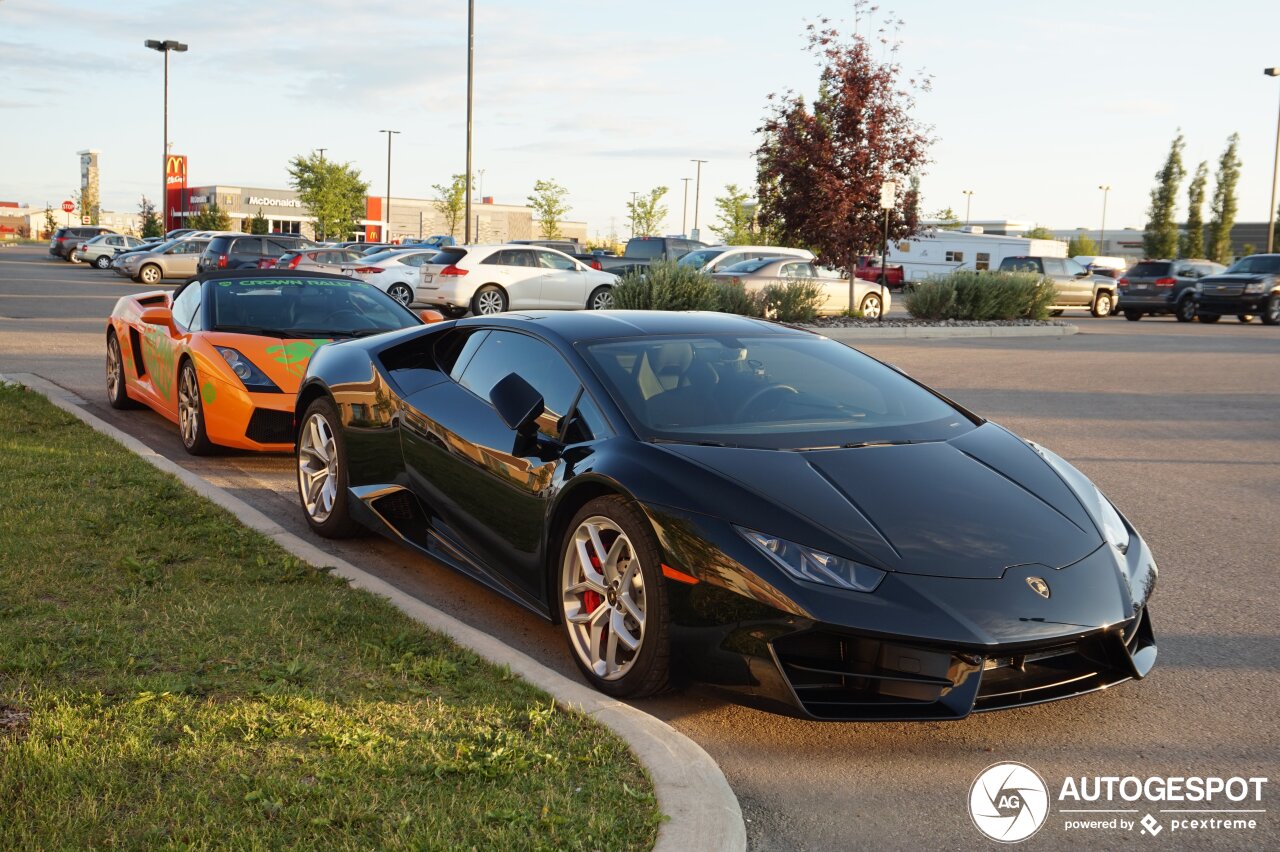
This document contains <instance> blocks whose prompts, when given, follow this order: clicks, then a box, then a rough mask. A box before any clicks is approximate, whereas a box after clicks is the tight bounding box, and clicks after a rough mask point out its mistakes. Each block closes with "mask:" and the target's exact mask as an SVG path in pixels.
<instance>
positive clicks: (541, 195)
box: [529, 180, 570, 240]
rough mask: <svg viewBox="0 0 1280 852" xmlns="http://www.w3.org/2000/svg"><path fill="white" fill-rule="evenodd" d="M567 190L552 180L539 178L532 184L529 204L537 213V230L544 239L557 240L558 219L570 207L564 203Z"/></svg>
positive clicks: (558, 236)
mask: <svg viewBox="0 0 1280 852" xmlns="http://www.w3.org/2000/svg"><path fill="white" fill-rule="evenodd" d="M568 194H569V190H567V189H565V188H564V187H563V186H561V185H560V184H558V183H556V182H555V181H554V180H540V181H537V182H535V183H534V185H533V195H530V196H529V206H530V207H532V208H533V212H534V213H536V214H537V215H538V230H539V231H540V232H541V234H542V238H543V239H544V240H558V239H560V237H561V236H562V234H561V233H560V220H561V219H563V218H564V214H566V213H568V212H569V210H570V207H569V205H568V204H566V203H565V200H564V199H565V196H566V195H568Z"/></svg>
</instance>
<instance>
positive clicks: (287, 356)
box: [267, 340, 329, 378]
mask: <svg viewBox="0 0 1280 852" xmlns="http://www.w3.org/2000/svg"><path fill="white" fill-rule="evenodd" d="M328 342H329V341H328V340H291V341H289V342H288V343H286V344H284V345H283V346H268V347H267V354H268V355H270V356H271V358H272V359H273V360H274V361H275V362H276V363H277V364H284V368H285V369H286V370H288V371H289V372H290V373H293V374H294V375H295V376H297V377H298V378H302V374H303V373H305V372H306V371H307V362H309V361H310V360H311V356H312V355H314V354H315V352H316V350H317V349H319V348H320V347H321V346H324V345H325V344H326V343H328Z"/></svg>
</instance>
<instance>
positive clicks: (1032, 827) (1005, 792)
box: [969, 763, 1049, 843]
mask: <svg viewBox="0 0 1280 852" xmlns="http://www.w3.org/2000/svg"><path fill="white" fill-rule="evenodd" d="M1048 816H1049V788H1048V787H1046V786H1045V783H1044V779H1043V778H1041V777H1040V775H1039V773H1037V772H1036V771H1035V770H1034V769H1032V768H1031V767H1030V766H1026V765H1024V764H1021V763H993V764H991V765H990V766H988V767H987V768H986V769H984V770H982V772H980V773H979V774H978V777H977V778H975V779H974V780H973V785H972V786H971V787H970V788H969V817H970V818H971V819H972V820H973V824H974V825H975V826H977V827H978V831H981V832H982V833H983V834H985V835H986V836H987V837H990V838H991V839H992V840H997V841H999V842H1001V843H1018V842H1019V841H1022V840H1026V839H1027V838H1028V837H1030V836H1031V835H1033V834H1035V833H1036V832H1037V831H1039V830H1040V828H1041V826H1043V825H1044V821H1045V819H1046V818H1047V817H1048Z"/></svg>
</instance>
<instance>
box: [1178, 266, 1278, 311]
mask: <svg viewBox="0 0 1280 852" xmlns="http://www.w3.org/2000/svg"><path fill="white" fill-rule="evenodd" d="M1223 314H1235V315H1236V317H1238V318H1239V319H1240V321H1241V322H1248V321H1249V320H1250V319H1252V318H1253V316H1254V315H1261V316H1262V321H1263V322H1264V323H1266V324H1267V325H1280V254H1251V255H1249V256H1248V257H1242V258H1240V259H1239V260H1237V261H1236V262H1235V263H1233V264H1232V265H1231V266H1230V267H1228V269H1227V271H1226V272H1223V273H1221V274H1219V275H1210V276H1209V277H1207V278H1201V279H1200V280H1199V281H1197V282H1196V316H1197V317H1199V318H1200V322H1217V321H1218V320H1219V319H1221V318H1222V315H1223ZM1246 317H1247V318H1248V319H1246Z"/></svg>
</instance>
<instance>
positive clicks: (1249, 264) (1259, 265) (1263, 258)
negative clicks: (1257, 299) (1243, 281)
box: [1227, 254, 1280, 275]
mask: <svg viewBox="0 0 1280 852" xmlns="http://www.w3.org/2000/svg"><path fill="white" fill-rule="evenodd" d="M1227 272H1228V273H1231V272H1246V273H1249V272H1252V273H1267V274H1271V275H1275V274H1280V254H1255V255H1252V256H1250V257H1242V258H1240V259H1239V260H1237V261H1236V262H1235V263H1233V264H1231V268H1230V269H1228V270H1227Z"/></svg>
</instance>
